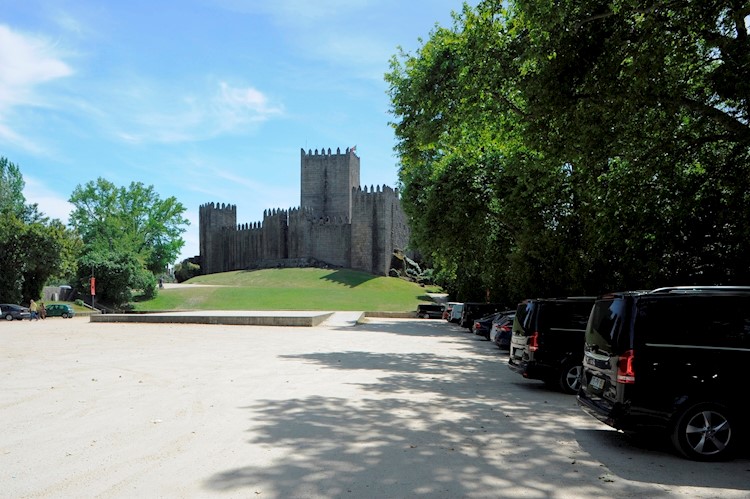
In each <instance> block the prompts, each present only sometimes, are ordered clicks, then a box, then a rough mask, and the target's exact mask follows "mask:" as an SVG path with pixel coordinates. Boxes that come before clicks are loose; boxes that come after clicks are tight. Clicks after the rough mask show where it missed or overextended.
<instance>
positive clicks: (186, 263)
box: [174, 259, 201, 282]
mask: <svg viewBox="0 0 750 499" xmlns="http://www.w3.org/2000/svg"><path fill="white" fill-rule="evenodd" d="M199 275H201V267H200V265H196V264H194V263H193V262H191V261H190V260H189V259H186V260H183V261H182V262H180V263H178V264H177V265H175V266H174V278H175V280H176V281H177V282H185V281H187V280H188V279H191V278H193V277H195V276H199Z"/></svg>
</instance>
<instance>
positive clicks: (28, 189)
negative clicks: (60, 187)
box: [23, 175, 75, 223]
mask: <svg viewBox="0 0 750 499" xmlns="http://www.w3.org/2000/svg"><path fill="white" fill-rule="evenodd" d="M24 182H25V184H26V185H25V187H24V189H23V195H24V197H25V198H26V202H27V203H36V204H37V205H39V211H41V212H42V213H44V214H45V215H47V216H48V217H50V218H58V219H60V220H62V222H63V223H67V222H68V217H69V216H70V213H71V212H72V211H73V209H74V208H75V207H74V206H73V205H72V204H70V203H69V202H68V200H67V199H66V198H64V197H62V196H60V194H58V193H56V192H54V191H52V190H51V189H50V188H49V187H47V185H45V184H44V183H43V182H42V181H40V180H38V179H37V178H35V177H33V176H31V177H30V176H26V175H24Z"/></svg>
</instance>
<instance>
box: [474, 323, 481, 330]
mask: <svg viewBox="0 0 750 499" xmlns="http://www.w3.org/2000/svg"><path fill="white" fill-rule="evenodd" d="M474 329H482V325H481V324H479V323H478V322H475V323H474Z"/></svg>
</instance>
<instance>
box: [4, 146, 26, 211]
mask: <svg viewBox="0 0 750 499" xmlns="http://www.w3.org/2000/svg"><path fill="white" fill-rule="evenodd" d="M24 185H25V183H24V181H23V176H21V170H20V169H19V168H18V166H17V165H15V164H13V163H11V162H10V161H8V159H7V158H5V157H2V156H0V215H2V216H4V217H5V216H9V215H15V216H16V217H23V215H24V213H25V211H26V198H24V196H23V188H24Z"/></svg>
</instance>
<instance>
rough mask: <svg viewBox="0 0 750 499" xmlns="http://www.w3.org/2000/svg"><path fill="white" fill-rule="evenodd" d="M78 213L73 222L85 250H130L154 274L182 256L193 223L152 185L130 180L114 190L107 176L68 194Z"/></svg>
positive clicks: (181, 207) (182, 207) (72, 214)
mask: <svg viewBox="0 0 750 499" xmlns="http://www.w3.org/2000/svg"><path fill="white" fill-rule="evenodd" d="M70 202H71V203H72V204H73V206H75V209H74V210H73V212H72V213H71V216H70V224H71V225H72V226H73V227H75V228H76V229H77V230H78V232H79V233H80V234H81V237H82V239H83V241H84V243H85V245H86V250H87V251H97V250H102V249H109V250H110V251H113V250H115V249H118V250H119V251H128V252H132V253H133V254H136V255H138V256H139V258H140V259H141V261H142V262H143V263H144V265H145V266H146V268H147V269H149V270H150V271H151V272H154V273H159V272H163V271H164V269H166V267H167V266H168V265H169V264H171V263H172V262H173V261H174V260H175V259H176V257H177V255H179V252H180V249H182V247H183V245H184V241H183V240H182V238H181V237H180V235H181V234H182V233H183V232H185V229H184V227H183V226H185V225H188V224H189V223H190V222H189V221H188V220H187V219H186V218H184V217H183V216H182V215H183V213H184V212H185V207H184V206H183V205H182V203H179V202H178V201H177V200H176V199H175V198H174V197H169V198H167V199H165V200H162V199H160V198H159V196H158V194H156V192H155V191H154V188H153V186H148V187H146V186H144V185H143V184H142V183H140V182H132V183H131V184H130V186H129V187H128V188H124V187H116V186H115V185H114V184H113V183H111V182H109V181H108V180H105V179H103V178H101V177H100V178H98V179H97V180H96V181H95V182H94V181H91V182H88V183H86V184H85V185H83V186H80V185H79V186H77V187H76V188H75V189H74V190H73V193H72V194H71V196H70Z"/></svg>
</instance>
